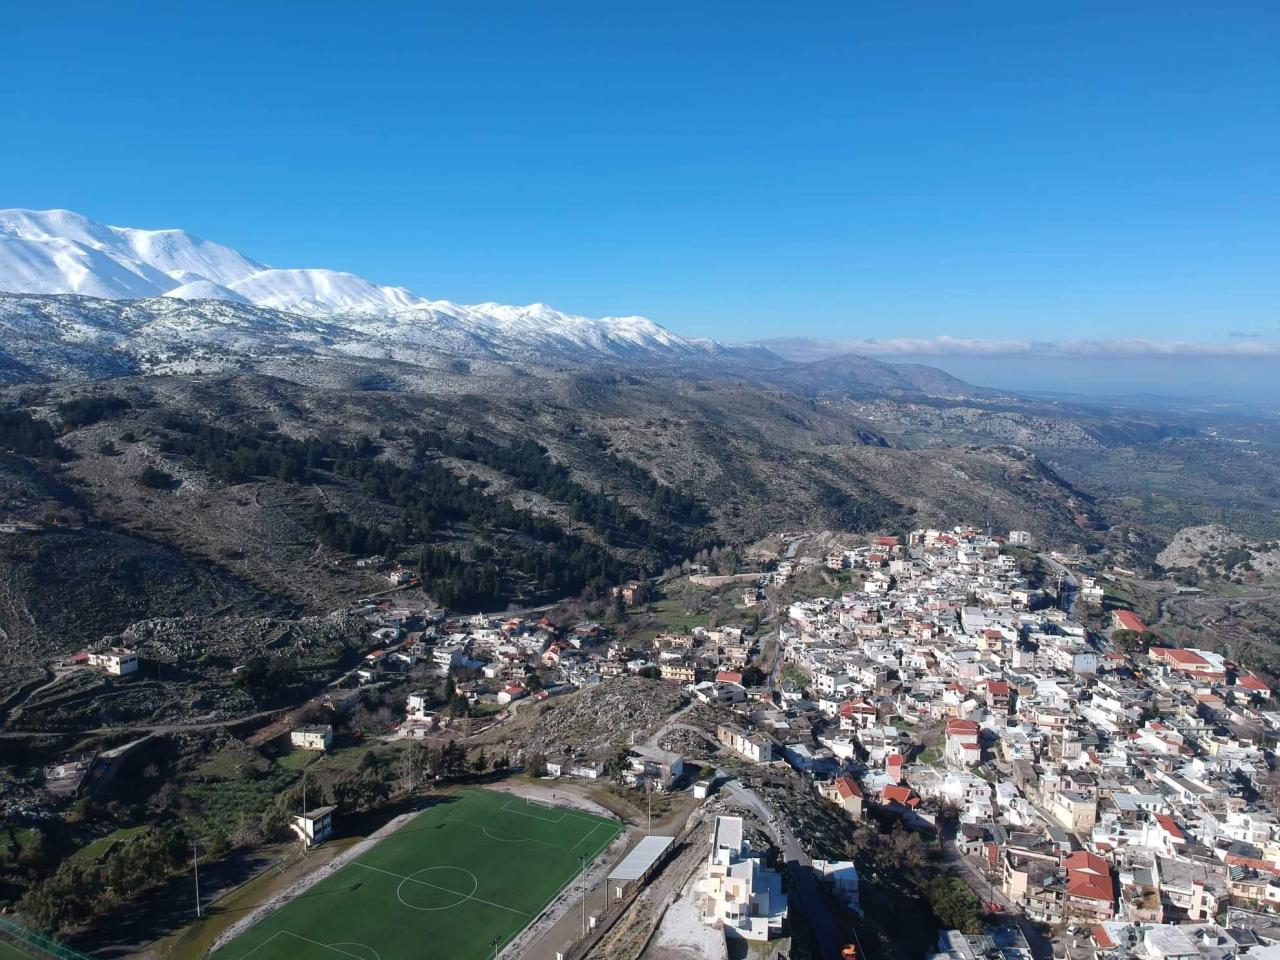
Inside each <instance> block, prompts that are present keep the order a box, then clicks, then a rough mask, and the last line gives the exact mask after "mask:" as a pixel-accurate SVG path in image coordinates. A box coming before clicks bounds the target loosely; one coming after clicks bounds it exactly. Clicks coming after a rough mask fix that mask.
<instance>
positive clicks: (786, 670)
mask: <svg viewBox="0 0 1280 960" xmlns="http://www.w3.org/2000/svg"><path fill="white" fill-rule="evenodd" d="M780 676H781V677H782V679H783V680H790V681H791V682H792V683H794V684H797V685H798V686H801V687H807V686H809V684H810V683H811V682H812V681H813V678H812V677H810V676H809V674H807V673H805V672H804V671H803V670H801V669H800V668H799V667H797V666H796V665H795V664H794V663H788V664H786V665H785V666H784V667H783V668H782V672H781V673H780Z"/></svg>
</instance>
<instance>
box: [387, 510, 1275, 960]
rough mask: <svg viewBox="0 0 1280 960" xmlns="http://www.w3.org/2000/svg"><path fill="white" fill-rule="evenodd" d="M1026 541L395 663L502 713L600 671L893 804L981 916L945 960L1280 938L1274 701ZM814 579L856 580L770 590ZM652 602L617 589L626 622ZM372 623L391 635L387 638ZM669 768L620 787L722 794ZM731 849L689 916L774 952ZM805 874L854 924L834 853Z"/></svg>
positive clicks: (929, 537)
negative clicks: (1046, 940) (635, 630)
mask: <svg viewBox="0 0 1280 960" xmlns="http://www.w3.org/2000/svg"><path fill="white" fill-rule="evenodd" d="M1032 540H1033V538H1032V536H1031V535H1030V534H1029V533H1026V532H1023V531H1011V532H1010V533H1009V534H1008V535H1006V536H990V535H987V534H986V533H983V532H980V531H978V530H977V529H975V528H969V527H957V528H955V529H951V530H932V529H929V530H926V529H922V530H916V531H913V532H911V533H910V534H909V535H908V536H907V537H906V538H905V539H900V538H898V537H889V536H881V537H875V538H873V539H871V541H870V542H869V543H867V544H865V545H861V546H855V547H852V548H848V549H842V550H838V551H835V552H832V553H830V554H828V555H827V556H825V557H812V556H805V557H800V558H783V559H780V560H779V561H778V562H777V563H776V564H774V565H773V566H772V569H771V570H769V571H768V572H766V573H762V574H760V575H759V576H758V577H755V576H748V577H747V578H746V580H745V584H744V585H743V586H741V587H740V588H739V587H737V585H736V584H734V583H730V584H729V586H730V588H731V589H734V591H735V593H738V596H737V597H736V603H737V604H738V605H739V606H740V607H741V608H742V610H743V611H744V613H745V612H748V611H751V610H752V609H753V608H757V607H765V608H766V615H767V617H768V619H767V620H766V621H765V622H764V623H763V624H762V625H760V626H758V627H757V628H754V629H753V627H752V626H751V625H750V624H749V623H748V622H746V619H747V618H746V617H744V622H743V623H737V624H732V623H729V624H719V625H716V626H695V627H693V628H691V629H688V630H678V631H676V630H673V631H667V632H662V633H659V634H658V635H657V636H655V637H653V638H652V639H651V640H650V641H649V642H648V646H646V647H638V646H636V645H633V644H628V643H626V642H623V641H619V640H616V639H612V638H611V637H610V631H609V630H608V629H607V628H606V627H603V626H602V625H601V624H599V623H594V622H586V623H581V624H578V625H576V626H575V627H574V628H573V629H571V630H568V631H565V632H561V631H557V630H555V629H554V628H553V626H552V624H551V623H550V621H548V620H546V619H542V620H533V621H526V620H520V619H508V620H505V621H501V622H496V621H493V620H491V619H487V618H475V619H473V620H471V621H468V622H465V623H456V622H455V623H453V624H452V626H453V629H451V630H450V631H448V632H445V631H444V630H437V631H435V632H434V636H430V637H429V638H428V637H423V638H420V639H418V640H417V641H416V642H415V643H414V644H410V645H408V646H407V647H406V648H405V650H406V651H407V652H406V653H401V654H394V655H391V656H402V657H403V656H406V655H407V656H421V657H428V658H430V659H431V661H432V662H433V663H434V665H435V666H436V667H437V668H439V669H441V670H449V669H457V668H459V667H461V668H464V669H465V670H468V671H470V672H471V673H472V675H473V676H476V679H475V680H473V681H470V682H467V683H463V684H459V687H458V689H459V692H460V694H461V695H463V696H466V697H468V698H469V699H470V700H472V701H473V702H474V703H476V704H478V705H487V704H491V705H496V706H501V707H504V708H509V709H518V708H519V701H521V700H522V699H524V698H527V697H534V698H537V699H543V698H549V697H554V696H556V695H557V694H559V693H563V692H565V691H569V690H575V689H580V688H583V687H589V686H591V685H594V684H598V683H600V682H602V680H604V679H607V678H610V677H618V676H623V677H625V676H628V675H631V676H644V677H658V678H660V679H661V680H663V681H665V682H667V683H669V684H672V685H678V686H679V687H681V688H682V689H683V691H684V692H685V693H686V694H687V696H688V698H689V702H690V703H691V704H705V705H708V706H712V707H716V708H719V710H720V711H723V714H724V715H727V716H728V717H730V718H731V719H725V720H724V721H723V722H719V723H717V724H716V726H715V729H714V735H715V739H716V741H717V742H718V745H719V747H720V748H721V749H720V752H721V754H729V755H732V756H734V757H736V758H738V759H740V760H745V761H747V762H749V763H751V764H758V765H765V766H767V765H786V766H788V767H790V768H791V769H792V770H794V771H796V772H798V773H800V774H801V775H803V776H804V777H805V778H806V780H807V781H808V782H809V783H810V785H811V788H812V790H813V792H814V793H815V794H816V795H818V796H820V797H822V798H823V799H825V800H826V801H827V802H829V803H831V804H833V805H835V806H837V807H839V808H840V809H841V810H842V811H843V813H844V815H845V816H846V817H847V818H848V819H849V820H851V821H859V820H862V819H863V818H865V817H868V816H870V815H871V814H872V813H873V812H874V813H876V814H878V815H880V816H883V815H885V814H886V813H887V814H889V815H891V816H893V817H896V818H899V819H900V820H901V822H902V823H903V825H904V826H906V827H907V828H909V829H912V830H917V831H921V832H924V833H926V834H930V835H936V836H938V837H939V839H940V840H941V841H942V843H943V847H944V849H945V850H946V851H947V852H948V855H949V856H950V857H951V858H952V859H953V863H954V867H955V869H956V870H957V871H958V872H959V875H960V876H961V877H962V878H963V879H964V880H965V882H966V883H968V884H969V885H970V887H971V888H972V889H973V891H974V893H975V894H976V895H977V896H978V897H979V898H980V899H981V901H982V903H983V905H984V907H985V908H986V912H987V914H988V917H989V920H990V926H989V927H988V929H987V930H986V932H984V933H982V934H974V933H964V932H961V931H959V930H951V931H947V932H946V933H945V934H944V935H943V937H942V938H941V941H940V943H939V948H938V953H937V954H936V955H935V956H936V957H937V958H938V960H941V958H957V960H962V958H968V957H974V956H979V955H981V956H992V955H993V953H992V951H995V952H996V954H995V955H1000V956H1004V957H1008V958H1013V957H1028V956H1031V955H1032V954H1033V952H1034V951H1033V945H1032V943H1031V942H1029V940H1028V937H1027V936H1025V935H1024V932H1029V931H1039V933H1040V934H1041V935H1042V936H1043V934H1044V933H1046V932H1047V933H1048V934H1050V935H1051V936H1052V940H1053V943H1054V952H1055V953H1056V954H1057V955H1059V956H1068V957H1070V958H1072V960H1088V958H1097V960H1106V958H1111V957H1120V956H1137V957H1143V958H1150V960H1174V958H1178V960H1194V958H1198V957H1203V958H1206V960H1208V958H1213V960H1217V958H1226V957H1235V956H1260V955H1262V951H1263V949H1264V947H1266V946H1268V945H1273V944H1276V943H1280V926H1278V925H1277V924H1276V923H1275V920H1274V911H1275V909H1276V907H1277V906H1278V905H1280V823H1278V822H1277V819H1276V815H1275V811H1274V809H1273V806H1272V801H1273V800H1274V799H1275V797H1276V793H1275V790H1274V785H1273V777H1272V775H1271V773H1270V772H1269V765H1268V762H1267V756H1266V746H1265V745H1266V744H1267V743H1274V737H1275V735H1276V731H1277V728H1278V727H1280V715H1277V714H1276V713H1275V712H1274V711H1273V710H1271V709H1270V702H1271V694H1272V691H1271V689H1270V688H1269V686H1268V685H1267V684H1266V683H1265V682H1264V681H1263V680H1262V679H1260V677H1259V676H1257V675H1256V674H1254V673H1252V672H1250V671H1248V670H1246V669H1243V668H1242V667H1239V666H1237V665H1235V664H1232V663H1229V662H1227V661H1226V660H1225V659H1224V658H1223V657H1222V656H1221V655H1219V654H1217V653H1214V652H1212V651H1209V650H1203V649H1177V648H1171V647H1165V646H1162V645H1161V644H1160V642H1159V640H1158V638H1156V637H1154V635H1152V634H1151V633H1150V631H1148V630H1147V628H1146V626H1145V625H1144V624H1143V623H1142V621H1141V620H1140V619H1139V618H1138V617H1137V615H1136V614H1135V613H1134V612H1133V611H1131V610H1127V609H1114V610H1104V609H1103V607H1102V600H1103V596H1104V591H1103V588H1102V586H1101V585H1100V582H1099V578H1098V577H1097V576H1095V575H1091V574H1090V573H1086V572H1084V571H1085V570H1086V569H1090V568H1088V567H1087V566H1085V565H1083V564H1082V563H1081V562H1080V558H1079V557H1075V556H1072V555H1070V554H1057V553H1054V554H1042V555H1036V554H1034V553H1033V551H1032ZM815 566H820V567H821V568H822V569H823V570H824V571H826V572H828V573H829V574H832V575H835V576H836V577H843V578H847V579H848V580H849V582H850V583H851V585H852V588H851V589H848V590H845V591H844V592H841V593H833V595H831V596H816V597H812V598H807V599H796V600H793V601H792V602H790V603H788V604H787V605H786V606H785V607H784V608H781V609H777V610H774V609H773V608H772V606H773V602H774V601H773V600H772V599H771V596H775V595H777V594H776V591H775V590H773V589H772V588H774V587H777V586H779V585H785V584H786V582H787V580H788V579H789V578H790V577H792V576H793V575H795V574H796V573H797V572H799V571H802V570H803V569H804V568H805V567H815ZM1036 568H1039V569H1036ZM693 576H695V577H696V576H698V574H697V573H696V572H695V573H694V574H693ZM704 579H708V578H704ZM730 579H731V578H719V582H717V585H718V586H725V583H724V582H723V581H725V580H730ZM651 590H652V585H651V584H649V583H648V582H633V583H628V584H625V585H622V586H620V587H618V588H616V591H615V592H616V594H617V599H618V601H620V603H621V604H623V605H625V606H626V607H628V608H634V607H637V606H640V605H642V604H644V603H645V602H646V601H647V600H648V599H649V595H650V591H651ZM370 613H371V615H373V612H372V611H371V612H370ZM382 617H383V619H384V620H385V614H383V615H382ZM755 619H756V620H757V621H758V620H759V617H758V613H757V616H756V618H755ZM442 625H443V624H442ZM770 627H772V629H771V630H770V629H769V628H770ZM382 629H384V630H387V631H388V632H387V634H386V636H387V637H388V639H396V635H393V633H391V632H390V631H392V630H395V629H396V625H395V623H394V622H390V621H389V622H387V625H386V626H384V627H383V628H382ZM1113 637H1114V638H1115V641H1114V642H1113ZM766 647H771V648H773V649H771V650H770V651H769V653H770V654H771V662H769V659H768V658H764V659H762V652H763V650H764V648H766ZM385 656H388V655H386V654H374V655H371V657H370V666H369V669H370V670H376V669H377V668H378V666H379V660H378V658H379V657H385ZM531 663H532V664H535V665H537V666H538V668H539V670H538V672H536V673H534V672H531V671H530V670H529V664H531ZM762 666H763V667H764V668H765V669H764V670H762V669H761V667H762ZM531 677H536V678H537V679H536V681H534V682H533V683H531V682H530V678H531ZM430 703H431V698H430V696H429V695H413V694H411V695H410V696H409V698H408V704H407V710H406V715H405V717H404V718H403V722H402V725H401V727H400V729H399V735H401V736H405V737H411V738H413V737H428V736H431V735H432V734H433V732H438V731H439V730H440V729H441V726H442V725H445V726H447V724H448V723H449V722H450V721H449V719H448V718H447V717H446V716H442V715H441V714H440V713H439V712H436V711H432V710H431V709H430V708H429V704H430ZM684 759H685V758H682V757H681V756H680V755H679V754H678V753H675V752H672V751H670V750H664V749H662V748H660V747H657V746H653V745H645V744H634V745H633V746H632V747H631V748H630V749H629V750H628V751H627V763H626V766H625V768H624V769H623V770H622V771H621V775H622V777H624V778H625V779H626V781H627V782H628V783H629V784H631V785H633V786H640V787H643V788H646V789H652V790H654V791H670V790H675V789H689V790H691V791H692V793H693V795H694V796H695V797H696V798H702V797H705V796H706V795H707V793H708V792H709V791H712V790H714V789H715V787H716V784H715V781H714V778H711V779H701V780H698V781H697V782H692V781H691V780H690V779H689V778H688V777H684V776H682V774H683V773H684V767H685V764H684V762H683V761H684ZM609 763H610V758H609V757H607V756H604V755H594V756H593V755H586V754H583V753H581V752H578V753H565V754H560V755H557V754H550V755H548V756H546V757H545V769H546V774H547V776H549V777H554V778H579V779H585V780H594V779H598V778H603V777H606V776H608V775H609V774H610V773H613V772H615V771H612V770H609V769H608V765H609ZM691 766H692V765H691ZM725 836H728V837H730V838H731V839H730V840H724V837H725ZM748 846H749V845H748V844H746V842H745V841H744V840H743V839H742V825H741V822H740V821H738V820H735V819H734V818H723V817H722V818H718V819H717V820H716V823H715V826H714V841H713V844H712V850H713V853H712V857H711V860H710V864H709V866H708V868H707V871H706V875H705V877H703V878H702V879H701V881H700V883H699V885H698V888H697V889H698V891H699V895H700V896H701V898H702V903H703V916H702V919H703V920H704V922H711V923H717V924H723V925H725V926H726V927H729V928H732V929H733V930H734V931H735V932H736V934H737V935H739V936H742V937H745V938H747V939H758V940H767V939H769V938H770V937H773V936H777V935H778V934H779V932H780V931H781V930H782V929H783V925H784V923H785V919H786V910H787V906H786V904H787V898H786V896H785V895H784V894H782V892H781V886H780V884H779V880H778V877H777V875H776V874H774V873H772V872H771V871H770V870H768V868H766V867H764V866H763V865H762V863H761V862H760V861H759V859H758V857H757V858H756V859H752V857H751V855H750V852H749V850H748V849H747V848H748ZM802 856H803V855H802ZM805 859H806V860H807V858H805ZM739 863H741V864H746V865H747V866H744V867H739V868H735V867H734V866H733V865H734V864H739ZM805 865H806V866H807V867H809V868H810V869H811V871H815V870H816V872H817V874H818V875H819V876H820V877H823V878H824V879H826V880H827V881H828V882H829V884H830V885H831V887H832V889H833V890H837V891H838V892H839V894H840V896H841V897H843V898H844V899H845V900H846V901H847V902H848V903H849V904H850V905H851V906H853V907H854V908H855V909H856V907H857V904H858V893H857V891H858V876H857V870H856V868H855V867H854V865H853V864H852V863H850V862H847V861H839V862H831V861H823V860H817V861H808V862H807V863H806V864H805ZM735 874H738V875H740V876H743V877H745V879H744V880H742V881H740V882H739V884H738V886H737V888H736V892H735V891H734V889H733V888H731V887H730V886H729V885H728V884H727V881H726V876H727V877H733V876H734V875H735ZM744 904H746V905H747V907H746V908H745V909H744V906H743V905H744ZM1014 918H1017V920H1018V921H1019V923H1016V924H1015V923H1014V922H1012V921H1013V920H1014ZM1023 921H1030V922H1031V923H1030V925H1027V924H1025V923H1024V922H1023ZM1033 939H1034V934H1033Z"/></svg>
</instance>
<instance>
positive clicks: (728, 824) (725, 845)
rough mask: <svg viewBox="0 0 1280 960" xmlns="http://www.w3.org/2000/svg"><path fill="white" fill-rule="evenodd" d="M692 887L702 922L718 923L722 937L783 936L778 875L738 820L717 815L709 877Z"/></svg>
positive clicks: (784, 908)
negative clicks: (755, 849) (694, 890)
mask: <svg viewBox="0 0 1280 960" xmlns="http://www.w3.org/2000/svg"><path fill="white" fill-rule="evenodd" d="M695 889H696V891H697V895H698V900H699V903H700V905H701V910H702V922H703V923H706V924H719V925H720V926H721V927H722V928H723V929H724V931H725V933H726V935H728V936H731V937H738V938H741V939H744V940H771V939H773V938H774V937H779V936H781V935H782V930H783V926H784V925H785V924H786V920H787V895H786V894H785V893H784V892H783V890H782V877H781V875H780V874H779V873H778V872H777V871H776V870H771V869H769V868H768V867H766V866H765V864H764V857H763V855H762V854H760V853H758V852H756V851H754V850H752V849H751V846H750V844H748V843H747V840H746V838H745V837H744V836H743V826H742V818H741V817H716V823H715V827H714V828H713V833H712V839H711V856H710V857H709V858H708V860H707V873H706V876H705V877H703V878H702V879H701V880H699V881H698V883H697V885H696V887H695Z"/></svg>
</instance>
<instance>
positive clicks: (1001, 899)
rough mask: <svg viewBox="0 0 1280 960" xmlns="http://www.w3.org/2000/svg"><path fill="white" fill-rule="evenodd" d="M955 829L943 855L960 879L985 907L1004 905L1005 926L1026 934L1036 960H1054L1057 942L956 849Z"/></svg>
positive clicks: (948, 833) (945, 841)
mask: <svg viewBox="0 0 1280 960" xmlns="http://www.w3.org/2000/svg"><path fill="white" fill-rule="evenodd" d="M954 831H955V826H954V825H952V826H951V827H950V829H949V830H947V831H946V833H947V835H946V836H944V837H943V839H942V855H943V857H945V858H946V860H947V862H948V863H951V864H952V865H954V866H955V867H956V869H957V871H958V872H959V875H960V878H961V879H962V880H964V882H965V883H967V884H968V885H969V889H970V890H972V891H973V893H974V895H975V896H976V897H977V898H978V899H979V900H981V901H982V902H983V903H988V902H995V903H997V904H999V905H1000V908H1001V910H1002V915H1001V922H1003V923H1008V924H1011V925H1013V926H1016V927H1017V928H1018V929H1019V930H1021V931H1022V935H1023V936H1024V937H1026V938H1027V943H1028V944H1029V945H1030V946H1031V953H1032V955H1033V956H1035V957H1036V960H1052V958H1053V941H1052V940H1050V939H1049V937H1048V936H1046V934H1045V932H1044V930H1043V928H1041V926H1040V925H1039V924H1038V923H1036V922H1035V921H1034V920H1032V919H1031V918H1030V917H1027V916H1025V915H1023V913H1022V912H1021V908H1020V907H1018V906H1017V905H1016V904H1014V903H1013V902H1012V901H1010V900H1009V898H1008V897H1006V896H1005V895H1004V893H1003V892H1002V891H1001V890H1000V888H999V887H997V886H994V885H993V884H992V883H991V881H989V880H988V879H987V878H986V877H985V876H984V875H983V873H982V871H981V870H979V869H978V867H977V866H976V865H975V864H974V862H973V861H972V860H971V859H969V858H968V857H966V856H965V855H964V854H962V853H961V852H960V850H959V848H958V847H957V846H956V841H955V833H954Z"/></svg>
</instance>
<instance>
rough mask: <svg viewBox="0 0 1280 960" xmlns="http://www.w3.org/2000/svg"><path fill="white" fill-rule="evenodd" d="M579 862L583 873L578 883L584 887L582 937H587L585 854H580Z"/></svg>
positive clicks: (580, 874) (579, 875) (579, 876)
mask: <svg viewBox="0 0 1280 960" xmlns="http://www.w3.org/2000/svg"><path fill="white" fill-rule="evenodd" d="M578 861H579V862H580V863H581V864H582V872H581V873H579V874H578V882H579V883H580V884H581V886H582V935H583V936H584V937H585V936H586V935H587V855H586V854H585V853H580V854H578Z"/></svg>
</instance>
